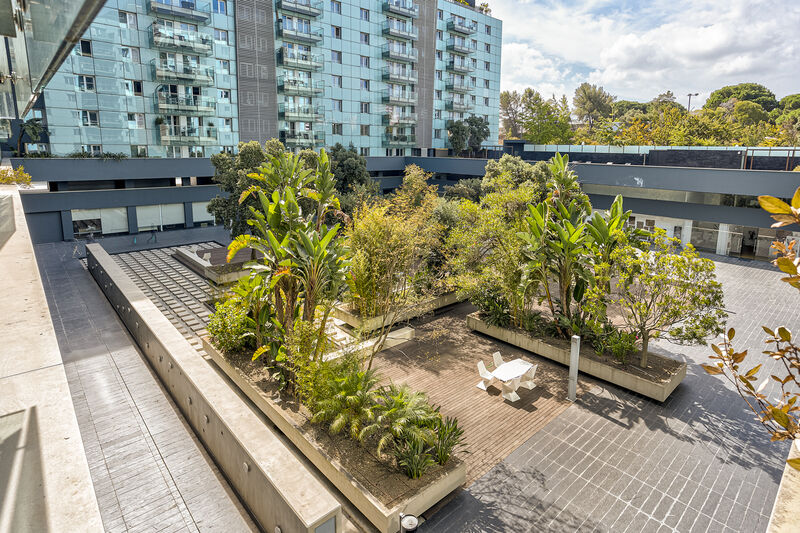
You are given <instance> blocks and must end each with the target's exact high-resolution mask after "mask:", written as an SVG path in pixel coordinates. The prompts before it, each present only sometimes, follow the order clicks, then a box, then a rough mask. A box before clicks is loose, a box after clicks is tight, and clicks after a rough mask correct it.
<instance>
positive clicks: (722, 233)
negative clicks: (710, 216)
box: [717, 224, 731, 255]
mask: <svg viewBox="0 0 800 533" xmlns="http://www.w3.org/2000/svg"><path fill="white" fill-rule="evenodd" d="M730 238H731V232H730V224H720V225H719V233H717V255H728V241H729V240H730Z"/></svg>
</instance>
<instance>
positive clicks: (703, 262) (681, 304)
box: [609, 229, 727, 368]
mask: <svg viewBox="0 0 800 533" xmlns="http://www.w3.org/2000/svg"><path fill="white" fill-rule="evenodd" d="M679 245H680V241H678V240H677V239H670V238H667V237H666V235H665V234H664V231H663V230H661V229H656V232H655V233H654V236H653V242H652V243H651V244H650V246H649V248H647V247H646V248H645V251H642V250H640V249H639V248H637V247H634V246H632V245H631V244H627V245H625V246H622V247H619V248H617V249H616V250H614V251H613V252H612V254H611V257H612V260H613V263H614V272H615V274H616V275H615V276H612V279H616V282H614V283H613V287H612V294H611V295H610V297H609V303H610V304H611V305H616V306H618V307H619V309H620V310H621V313H622V321H623V322H624V323H625V325H626V326H627V327H628V328H629V329H630V331H631V332H632V333H635V334H636V335H637V336H638V337H639V339H640V340H641V343H642V345H641V359H640V365H641V366H642V367H643V368H647V350H648V347H649V344H650V339H651V338H653V337H662V338H665V339H667V340H669V341H672V342H678V343H695V344H699V343H701V342H703V341H704V340H705V339H706V338H708V337H709V336H712V335H717V334H719V333H721V332H722V331H723V327H722V326H723V323H724V319H725V318H726V317H727V314H726V313H725V312H724V311H723V310H722V307H723V294H722V285H720V283H719V282H717V281H716V276H715V274H714V263H713V261H711V260H710V259H704V258H701V257H700V256H699V255H698V254H697V252H696V251H695V250H694V248H693V247H692V246H691V245H688V246H687V247H686V249H684V250H682V251H680V252H678V248H679Z"/></svg>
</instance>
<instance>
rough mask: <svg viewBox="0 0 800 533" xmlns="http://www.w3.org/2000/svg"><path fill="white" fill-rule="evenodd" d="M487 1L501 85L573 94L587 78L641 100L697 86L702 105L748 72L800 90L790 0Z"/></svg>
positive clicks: (781, 92) (799, 17)
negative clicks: (498, 25) (497, 31)
mask: <svg viewBox="0 0 800 533" xmlns="http://www.w3.org/2000/svg"><path fill="white" fill-rule="evenodd" d="M637 4H638V5H637ZM641 4H644V5H641ZM492 9H493V11H494V15H495V16H497V17H498V18H500V19H501V20H503V65H502V88H503V89H520V88H523V87H526V86H532V87H534V88H536V89H537V90H539V91H540V92H542V93H544V94H550V93H551V92H553V91H554V90H555V91H556V92H557V93H559V94H560V93H566V94H567V95H568V96H570V97H571V95H572V93H573V91H574V89H575V87H576V86H577V85H579V84H580V83H581V82H583V81H589V82H591V83H597V84H599V85H602V86H604V87H605V89H606V90H607V91H609V92H611V93H612V94H616V95H618V96H619V97H620V98H632V99H638V100H649V99H650V98H652V97H654V96H656V95H657V94H659V93H661V92H664V91H666V90H672V91H673V92H674V93H675V94H676V95H679V98H680V99H681V100H682V99H685V97H684V96H683V95H685V94H687V93H688V92H692V93H694V92H700V93H701V95H700V97H699V98H698V100H694V101H693V102H692V103H693V104H694V103H695V101H697V104H698V105H699V104H701V103H702V102H703V101H704V100H705V98H706V97H707V96H708V94H709V93H710V92H711V91H713V90H714V89H717V88H719V87H722V86H724V85H730V84H734V83H740V82H746V81H752V82H756V83H762V84H764V85H766V86H767V87H769V88H770V89H771V90H772V91H773V92H775V93H776V95H777V96H778V98H780V97H782V96H785V95H786V94H790V93H796V92H800V83H798V81H797V80H798V78H797V76H796V73H797V72H798V71H800V45H798V44H797V36H798V30H797V28H798V27H800V4H798V3H797V2H796V1H795V0H771V1H768V0H728V1H726V2H720V1H718V0H691V1H690V0H654V1H650V2H636V1H635V0H628V1H624V0H622V1H620V0H585V1H577V0H572V1H566V2H565V1H557V0H494V2H493V3H492Z"/></svg>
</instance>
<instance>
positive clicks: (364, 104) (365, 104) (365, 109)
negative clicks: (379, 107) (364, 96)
mask: <svg viewBox="0 0 800 533" xmlns="http://www.w3.org/2000/svg"><path fill="white" fill-rule="evenodd" d="M361 112H362V113H369V102H361Z"/></svg>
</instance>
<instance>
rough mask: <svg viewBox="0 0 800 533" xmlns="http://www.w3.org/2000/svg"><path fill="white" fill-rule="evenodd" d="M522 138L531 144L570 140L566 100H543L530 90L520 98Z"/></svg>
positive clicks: (559, 142) (526, 90) (557, 142)
mask: <svg viewBox="0 0 800 533" xmlns="http://www.w3.org/2000/svg"><path fill="white" fill-rule="evenodd" d="M521 104H522V114H521V122H522V129H523V133H522V136H523V137H524V138H525V140H527V141H528V142H531V143H533V144H551V143H554V144H561V143H567V142H569V141H570V139H571V138H572V129H571V127H570V124H569V122H570V111H569V105H568V104H567V102H566V98H564V99H562V101H561V102H559V101H557V100H556V99H555V97H553V98H551V99H549V100H545V99H544V98H542V96H541V95H540V94H539V93H538V92H537V91H534V90H533V89H531V88H527V89H525V92H524V93H523V94H522V97H521Z"/></svg>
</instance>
